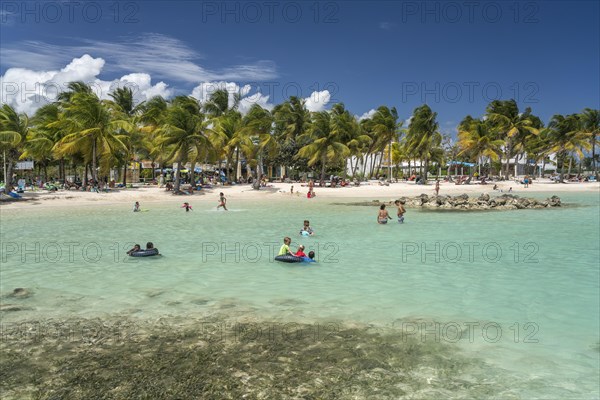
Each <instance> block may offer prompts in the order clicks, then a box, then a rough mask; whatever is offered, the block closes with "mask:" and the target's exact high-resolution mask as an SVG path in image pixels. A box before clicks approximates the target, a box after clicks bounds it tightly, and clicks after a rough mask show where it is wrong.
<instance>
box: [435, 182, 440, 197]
mask: <svg viewBox="0 0 600 400" xmlns="http://www.w3.org/2000/svg"><path fill="white" fill-rule="evenodd" d="M435 195H436V196H439V195H440V180H439V179H437V180H436V181H435Z"/></svg>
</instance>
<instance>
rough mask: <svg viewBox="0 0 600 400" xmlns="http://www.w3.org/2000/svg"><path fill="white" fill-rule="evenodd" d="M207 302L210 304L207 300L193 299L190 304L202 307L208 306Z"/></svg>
mask: <svg viewBox="0 0 600 400" xmlns="http://www.w3.org/2000/svg"><path fill="white" fill-rule="evenodd" d="M209 302H210V300H208V299H195V300H192V301H191V302H190V303H192V304H196V305H197V306H203V305H205V304H208V303H209Z"/></svg>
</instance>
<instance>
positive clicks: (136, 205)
mask: <svg viewBox="0 0 600 400" xmlns="http://www.w3.org/2000/svg"><path fill="white" fill-rule="evenodd" d="M138 211H140V202H139V201H136V202H135V204H134V205H133V212H138Z"/></svg>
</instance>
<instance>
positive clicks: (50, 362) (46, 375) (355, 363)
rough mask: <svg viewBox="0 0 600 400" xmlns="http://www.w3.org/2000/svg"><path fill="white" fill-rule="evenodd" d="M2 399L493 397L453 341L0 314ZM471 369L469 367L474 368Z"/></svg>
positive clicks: (327, 329)
mask: <svg viewBox="0 0 600 400" xmlns="http://www.w3.org/2000/svg"><path fill="white" fill-rule="evenodd" d="M0 351H1V354H2V357H0V392H2V394H3V399H24V398H31V399H59V398H61V399H66V398H68V399H82V400H83V399H86V400H88V399H100V398H111V399H141V398H147V399H242V398H244V399H391V398H394V399H397V398H448V397H455V396H456V397H460V396H467V397H469V396H468V394H470V396H471V397H473V396H476V397H489V396H493V395H494V394H496V395H497V394H498V392H497V391H496V390H497V388H496V389H494V387H493V386H494V385H490V383H489V382H488V381H486V379H483V378H482V377H475V375H476V374H477V371H481V372H482V373H483V371H482V364H483V363H481V362H478V361H477V360H470V359H467V358H466V357H464V356H463V355H461V354H460V351H459V349H458V347H456V346H455V345H453V344H449V343H440V342H436V341H426V342H424V341H420V340H418V338H417V337H413V336H406V335H403V334H402V332H399V331H397V330H393V329H389V330H385V329H382V328H374V327H371V326H364V327H356V326H344V325H342V324H338V323H327V324H307V323H304V324H303V323H287V324H283V323H279V322H270V321H253V322H251V323H242V324H233V325H232V324H231V323H230V322H228V321H227V320H226V319H225V318H220V317H213V318H212V319H211V320H210V321H206V320H204V321H189V320H183V319H181V318H180V319H160V320H158V321H154V322H149V321H146V322H141V321H137V320H133V319H126V318H115V320H114V321H106V320H99V319H96V320H84V319H73V320H68V321H62V322H60V323H59V322H57V321H52V320H46V321H28V322H22V323H18V324H12V325H6V326H5V325H3V329H2V340H1V342H0ZM469 370H470V371H471V372H469Z"/></svg>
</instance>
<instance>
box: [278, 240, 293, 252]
mask: <svg viewBox="0 0 600 400" xmlns="http://www.w3.org/2000/svg"><path fill="white" fill-rule="evenodd" d="M291 243H292V239H290V238H289V237H287V236H286V237H284V238H283V245H282V246H281V248H280V249H279V254H277V255H278V256H285V255H288V254H290V255H292V256H293V255H294V253H292V252H291V251H290V244H291Z"/></svg>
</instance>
